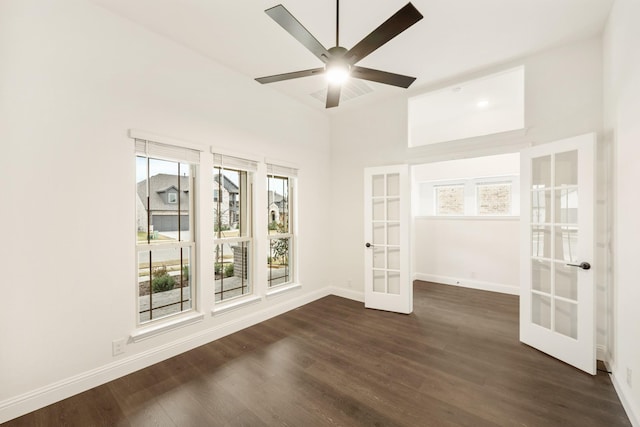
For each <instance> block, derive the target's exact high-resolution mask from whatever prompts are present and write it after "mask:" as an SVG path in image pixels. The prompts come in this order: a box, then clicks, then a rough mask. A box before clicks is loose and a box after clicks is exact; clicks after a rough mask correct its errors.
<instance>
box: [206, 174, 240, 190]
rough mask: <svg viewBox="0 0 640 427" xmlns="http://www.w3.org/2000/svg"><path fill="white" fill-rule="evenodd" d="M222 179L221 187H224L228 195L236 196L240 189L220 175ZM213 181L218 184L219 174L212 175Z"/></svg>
mask: <svg viewBox="0 0 640 427" xmlns="http://www.w3.org/2000/svg"><path fill="white" fill-rule="evenodd" d="M222 177H223V178H224V179H223V180H222V185H223V186H224V189H225V190H227V191H228V192H229V193H230V194H238V193H239V192H240V189H239V188H238V186H237V185H236V184H234V183H233V181H231V180H230V179H229V178H227V177H226V176H224V175H222ZM213 180H214V181H215V182H218V183H219V182H220V175H219V174H215V175H213Z"/></svg>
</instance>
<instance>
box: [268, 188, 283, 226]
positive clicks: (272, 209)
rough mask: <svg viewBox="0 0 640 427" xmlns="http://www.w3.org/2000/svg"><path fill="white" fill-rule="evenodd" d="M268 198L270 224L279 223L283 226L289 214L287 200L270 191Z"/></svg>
mask: <svg viewBox="0 0 640 427" xmlns="http://www.w3.org/2000/svg"><path fill="white" fill-rule="evenodd" d="M268 197H269V198H268V205H269V223H272V222H277V223H278V224H282V222H283V221H284V217H285V214H286V213H287V207H288V204H287V199H285V198H284V197H283V196H282V195H281V194H279V193H276V192H275V191H269V195H268Z"/></svg>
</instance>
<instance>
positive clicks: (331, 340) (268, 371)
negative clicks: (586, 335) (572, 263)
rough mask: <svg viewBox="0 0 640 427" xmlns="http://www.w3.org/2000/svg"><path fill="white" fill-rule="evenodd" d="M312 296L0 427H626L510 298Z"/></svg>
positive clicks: (605, 397)
mask: <svg viewBox="0 0 640 427" xmlns="http://www.w3.org/2000/svg"><path fill="white" fill-rule="evenodd" d="M414 301H415V311H414V313H413V314H411V315H408V316H407V315H400V314H394V313H388V312H382V311H374V310H366V309H364V308H363V305H362V304H361V303H358V302H354V301H350V300H346V299H343V298H338V297H334V296H330V297H326V298H323V299H321V300H318V301H315V302H313V303H311V304H308V305H305V306H303V307H301V308H299V309H297V310H293V311H291V312H289V313H286V314H284V315H282V316H279V317H277V318H274V319H271V320H269V321H266V322H264V323H261V324H259V325H256V326H254V327H251V328H248V329H245V330H243V331H240V332H238V333H235V334H233V335H230V336H228V337H225V338H223V339H220V340H218V341H216V342H213V343H210V344H207V345H205V346H202V347H199V348H197V349H194V350H192V351H190V352H188V353H185V354H182V355H179V356H177V357H174V358H172V359H169V360H167V361H165V362H162V363H159V364H157V365H154V366H151V367H149V368H146V369H143V370H141V371H138V372H135V373H133V374H131V375H128V376H126V377H123V378H120V379H117V380H115V381H112V382H110V383H108V384H105V385H103V386H100V387H97V388H94V389H92V390H89V391H87V392H84V393H81V394H79V395H77V396H74V397H71V398H69V399H66V400H64V401H61V402H59V403H56V404H54V405H51V406H48V407H46V408H43V409H40V410H38V411H35V412H32V413H31V414H27V415H25V416H23V417H20V418H17V419H15V420H13V421H10V422H8V423H7V424H6V426H30V427H32V426H83V427H85V426H251V427H253V426H304V427H311V426H438V427H441V426H474V427H481V426H580V427H589V426H594V427H595V426H598V427H601V426H607V427H612V426H629V425H630V423H629V420H628V419H627V417H626V415H625V413H624V410H623V408H622V406H621V404H620V402H619V400H618V397H617V395H616V393H615V391H614V390H613V387H612V385H611V382H610V380H609V378H608V376H607V375H606V374H604V373H598V375H597V376H595V377H592V376H590V375H587V374H584V373H582V372H580V371H578V370H576V369H574V368H572V367H570V366H567V365H565V364H563V363H561V362H559V361H557V360H555V359H553V358H551V357H549V356H546V355H545V354H543V353H540V352H538V351H536V350H534V349H532V348H530V347H527V346H525V345H523V344H520V343H519V341H518V298H517V297H515V296H511V295H503V294H497V293H492V292H483V291H477V290H470V289H464V288H459V287H453V286H445V285H438V284H433V283H427V282H416V283H415V293H414Z"/></svg>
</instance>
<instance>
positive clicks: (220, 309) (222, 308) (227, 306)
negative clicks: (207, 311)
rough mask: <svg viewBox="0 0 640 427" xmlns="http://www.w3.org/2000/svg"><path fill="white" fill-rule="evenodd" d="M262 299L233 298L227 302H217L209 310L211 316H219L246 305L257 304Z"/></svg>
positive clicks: (253, 297) (255, 297)
mask: <svg viewBox="0 0 640 427" xmlns="http://www.w3.org/2000/svg"><path fill="white" fill-rule="evenodd" d="M261 301H262V297H260V296H256V295H251V296H248V297H246V298H234V299H232V300H231V301H229V302H226V303H224V302H218V303H214V305H213V309H212V310H211V315H212V316H220V315H221V314H225V313H228V312H230V311H233V310H237V309H239V308H242V307H246V306H247V305H251V304H255V303H257V302H261Z"/></svg>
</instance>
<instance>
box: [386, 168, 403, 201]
mask: <svg viewBox="0 0 640 427" xmlns="http://www.w3.org/2000/svg"><path fill="white" fill-rule="evenodd" d="M399 195H400V174H397V173H392V174H389V175H387V196H394V197H395V196H399Z"/></svg>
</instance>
